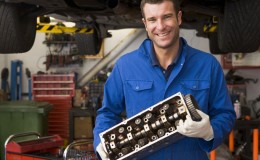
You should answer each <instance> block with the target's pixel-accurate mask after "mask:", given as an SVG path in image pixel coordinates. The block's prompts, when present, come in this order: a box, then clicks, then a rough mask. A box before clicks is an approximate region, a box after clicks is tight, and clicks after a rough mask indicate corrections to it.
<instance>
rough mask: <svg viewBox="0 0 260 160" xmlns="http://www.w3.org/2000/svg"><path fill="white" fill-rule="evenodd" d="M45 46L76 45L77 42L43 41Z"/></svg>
mask: <svg viewBox="0 0 260 160" xmlns="http://www.w3.org/2000/svg"><path fill="white" fill-rule="evenodd" d="M42 43H43V44H76V43H77V42H76V41H43V42H42Z"/></svg>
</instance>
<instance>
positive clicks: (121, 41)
mask: <svg viewBox="0 0 260 160" xmlns="http://www.w3.org/2000/svg"><path fill="white" fill-rule="evenodd" d="M111 33H112V35H113V36H112V37H111V38H107V39H105V41H104V56H106V55H107V54H111V55H112V54H119V52H120V53H121V54H120V55H119V56H117V57H116V56H115V58H114V60H113V61H111V62H110V64H113V63H114V61H115V60H116V59H117V58H118V57H120V56H121V55H122V54H125V53H127V52H129V51H132V50H133V49H136V48H138V47H139V45H140V43H141V42H142V41H143V39H145V38H146V37H147V35H146V31H145V30H141V31H140V30H138V31H137V32H135V31H134V29H124V30H116V31H111ZM131 33H132V34H131ZM180 35H181V36H182V37H184V38H185V39H186V40H187V42H188V44H190V45H191V46H193V47H195V48H198V49H200V50H203V51H205V52H209V41H208V39H207V38H202V37H197V36H196V31H195V30H181V32H180ZM133 36H135V37H134V38H132V39H133V40H132V41H131V42H129V41H127V38H128V37H133ZM44 40H45V34H44V33H37V34H36V40H35V43H34V46H33V47H32V49H31V50H30V51H29V52H27V53H21V54H9V55H2V54H0V67H1V68H3V67H4V66H5V67H8V68H10V65H11V60H21V61H23V71H25V68H29V69H30V71H31V73H32V74H34V73H37V72H38V71H43V72H45V71H46V70H45V69H46V68H45V64H44V62H45V57H46V54H48V48H47V47H46V45H45V44H43V41H44ZM126 43H128V44H126ZM117 45H119V46H118V47H116V46H117ZM120 46H123V47H124V48H123V49H122V48H121V49H120ZM216 58H217V59H218V60H219V61H220V55H216ZM100 60H101V59H85V60H84V63H83V66H79V65H74V66H73V65H72V66H67V67H63V68H51V69H50V70H48V72H55V71H56V72H57V71H58V72H74V71H77V73H78V74H79V78H80V77H81V76H82V75H83V74H84V73H87V72H88V71H89V70H90V69H92V67H93V66H95V65H96V64H97V63H99V62H100ZM9 70H10V69H9ZM226 72H227V70H225V73H226ZM259 73H260V69H240V70H238V71H237V74H239V75H241V76H244V77H248V78H254V79H259V78H260V74H259ZM9 80H10V78H9ZM23 92H28V83H27V77H26V76H25V74H24V76H23ZM259 94H260V86H259V84H258V83H257V84H252V83H249V84H247V98H248V99H255V98H256V97H258V96H259Z"/></svg>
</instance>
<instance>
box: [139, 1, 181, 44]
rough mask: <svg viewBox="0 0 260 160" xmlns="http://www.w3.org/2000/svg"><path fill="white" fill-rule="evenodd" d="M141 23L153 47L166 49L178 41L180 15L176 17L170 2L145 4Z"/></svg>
mask: <svg viewBox="0 0 260 160" xmlns="http://www.w3.org/2000/svg"><path fill="white" fill-rule="evenodd" d="M143 11H144V16H145V17H144V18H143V22H144V25H145V28H146V31H147V33H148V36H149V38H150V39H151V40H152V41H153V42H154V45H155V46H154V47H158V48H162V49H167V48H169V47H172V46H174V45H175V44H176V42H177V41H178V40H179V25H180V24H181V16H182V13H181V11H179V13H178V15H176V12H175V10H174V7H173V3H172V2H171V1H163V2H162V3H160V4H148V3H147V4H145V6H144V9H143Z"/></svg>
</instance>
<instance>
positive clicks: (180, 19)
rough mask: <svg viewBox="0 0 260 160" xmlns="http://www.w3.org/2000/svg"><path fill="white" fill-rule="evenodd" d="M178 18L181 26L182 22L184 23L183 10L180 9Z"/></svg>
mask: <svg viewBox="0 0 260 160" xmlns="http://www.w3.org/2000/svg"><path fill="white" fill-rule="evenodd" d="M177 18H178V24H179V26H180V25H181V23H182V11H179V12H178V15H177Z"/></svg>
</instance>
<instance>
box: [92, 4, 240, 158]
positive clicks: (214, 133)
mask: <svg viewBox="0 0 260 160" xmlns="http://www.w3.org/2000/svg"><path fill="white" fill-rule="evenodd" d="M141 11H142V15H143V19H142V20H143V23H144V25H145V28H146V31H147V33H148V37H149V38H148V39H146V40H144V41H143V43H142V44H141V46H140V47H139V48H138V49H137V50H135V51H133V52H131V53H128V54H126V55H124V56H122V57H121V58H120V59H119V60H118V61H117V62H116V64H115V66H114V68H113V71H112V73H111V74H110V76H109V78H108V80H107V82H106V84H105V89H104V98H103V103H102V107H101V108H100V109H99V110H98V113H97V114H98V115H97V117H96V124H95V128H94V146H95V149H96V151H97V153H98V154H99V156H100V157H101V158H102V159H107V158H108V155H107V153H106V152H105V151H104V149H103V147H102V145H101V143H100V138H99V133H101V132H103V131H105V130H106V129H108V128H110V127H112V126H114V125H116V124H118V123H120V122H121V121H122V118H121V113H122V112H124V111H125V112H126V116H127V117H131V116H133V115H135V114H137V113H139V112H140V111H142V110H144V109H146V108H148V107H150V106H152V105H154V104H156V103H158V102H160V101H162V100H164V99H166V98H167V97H170V96H171V95H173V94H175V93H177V92H181V93H182V94H184V95H186V94H192V95H193V96H194V97H195V99H196V101H197V102H198V104H199V106H200V110H201V111H199V110H198V112H199V114H200V116H201V117H202V120H201V121H200V122H194V121H192V120H191V118H190V117H189V116H187V117H186V120H185V121H184V122H183V121H181V122H180V123H179V125H178V126H177V128H176V130H177V131H178V132H179V133H181V134H182V135H184V136H185V138H183V139H181V140H179V141H177V142H174V143H172V144H170V145H169V146H167V147H165V148H163V149H161V150H159V151H156V152H153V153H151V154H149V155H148V156H147V157H145V158H143V159H145V160H146V159H147V160H158V159H163V160H172V159H175V160H207V159H208V157H207V152H210V151H211V150H213V149H215V148H216V147H218V146H219V145H220V144H221V143H222V142H223V140H224V139H225V138H226V137H227V135H228V134H229V132H230V131H231V130H232V128H233V125H234V122H235V119H236V116H235V112H234V109H233V105H232V103H231V100H230V97H229V94H228V90H227V87H226V82H225V79H224V74H223V71H222V68H221V66H220V64H219V63H218V61H217V60H216V59H215V58H214V56H212V55H211V54H208V53H204V52H202V51H200V50H197V49H194V48H192V47H190V46H189V45H188V44H187V42H186V41H185V40H184V39H183V38H180V37H179V26H180V25H181V22H182V19H181V18H182V12H181V11H180V8H179V4H178V1H176V0H142V2H141Z"/></svg>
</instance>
